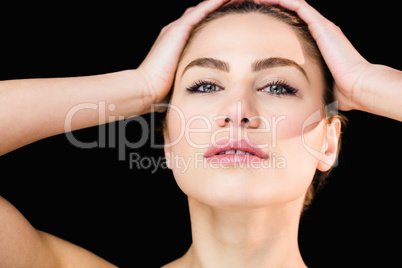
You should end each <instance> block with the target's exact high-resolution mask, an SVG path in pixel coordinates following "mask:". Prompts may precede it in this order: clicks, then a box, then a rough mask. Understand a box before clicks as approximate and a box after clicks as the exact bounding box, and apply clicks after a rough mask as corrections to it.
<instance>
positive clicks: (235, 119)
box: [218, 98, 260, 128]
mask: <svg viewBox="0 0 402 268" xmlns="http://www.w3.org/2000/svg"><path fill="white" fill-rule="evenodd" d="M229 124H233V126H234V127H242V128H258V127H259V126H260V118H259V116H258V113H257V111H256V107H255V106H254V105H253V101H252V100H251V99H247V98H242V99H240V98H237V99H236V100H234V101H231V102H229V103H228V105H226V106H225V107H224V108H223V111H222V113H221V114H220V115H219V116H218V125H219V126H220V127H225V126H228V125H229Z"/></svg>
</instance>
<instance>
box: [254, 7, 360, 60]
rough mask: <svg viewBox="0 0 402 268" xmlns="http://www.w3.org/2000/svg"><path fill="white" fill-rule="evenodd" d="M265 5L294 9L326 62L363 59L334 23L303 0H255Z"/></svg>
mask: <svg viewBox="0 0 402 268" xmlns="http://www.w3.org/2000/svg"><path fill="white" fill-rule="evenodd" d="M255 1H258V2H259V3H261V4H266V5H280V6H282V7H284V8H286V9H289V10H291V11H294V12H296V13H297V15H298V16H299V17H300V18H301V19H302V20H303V21H304V22H306V24H307V25H308V27H309V30H310V33H311V35H312V36H313V38H314V39H315V40H316V42H317V44H318V46H319V48H320V51H321V53H322V54H323V56H324V58H325V60H326V62H327V63H331V62H332V63H335V62H339V61H343V59H348V60H354V61H364V58H363V57H362V56H361V55H360V54H359V53H358V52H357V50H356V49H355V48H354V47H353V45H352V44H351V43H350V42H349V40H348V39H347V38H346V36H345V35H344V34H343V33H342V31H341V30H340V29H339V27H337V26H336V25H335V24H334V23H332V22H331V21H329V20H328V19H326V18H325V17H324V16H322V15H321V14H320V13H319V12H318V11H317V10H316V9H314V8H313V7H312V6H310V5H309V4H308V3H307V2H306V1H304V0H255Z"/></svg>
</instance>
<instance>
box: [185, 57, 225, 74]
mask: <svg viewBox="0 0 402 268" xmlns="http://www.w3.org/2000/svg"><path fill="white" fill-rule="evenodd" d="M192 67H204V68H212V69H217V70H219V71H223V72H229V71H230V67H229V64H228V63H227V62H224V61H221V60H218V59H214V58H198V59H195V60H193V61H192V62H190V63H189V64H188V65H187V66H186V68H184V70H183V73H182V74H181V76H183V75H184V73H185V72H186V71H187V70H188V69H190V68H192Z"/></svg>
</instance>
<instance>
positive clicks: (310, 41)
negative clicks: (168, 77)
mask: <svg viewBox="0 0 402 268" xmlns="http://www.w3.org/2000/svg"><path fill="white" fill-rule="evenodd" d="M248 13H260V14H266V15H268V16H271V17H273V18H275V19H278V20H279V21H282V22H284V23H286V24H288V25H290V26H291V27H292V29H293V30H294V31H295V32H296V34H297V35H298V36H299V38H300V40H301V41H302V42H301V43H302V45H303V48H304V50H305V52H306V53H307V55H308V56H309V57H310V58H311V59H312V60H314V61H315V62H316V63H317V64H318V65H319V66H320V68H321V71H322V75H323V78H324V94H323V107H322V112H323V113H324V114H325V116H326V118H327V122H328V123H330V122H331V121H332V119H333V118H334V117H338V118H340V120H341V122H342V123H345V121H346V120H345V118H344V117H343V116H340V115H338V114H337V110H336V109H333V105H330V104H331V103H333V102H334V101H335V99H334V94H333V90H332V88H333V83H334V80H333V77H332V74H331V72H330V71H329V69H328V67H327V65H326V63H325V61H324V59H323V57H322V55H321V52H320V50H319V48H318V46H317V43H316V42H315V40H314V38H313V37H312V35H311V33H310V31H309V29H308V26H307V24H306V23H305V22H304V21H303V20H302V19H301V18H300V17H299V16H298V15H297V14H296V13H295V12H293V11H290V10H287V9H285V8H283V7H280V6H276V5H274V6H268V5H259V4H256V3H254V2H248V1H247V2H243V3H241V4H234V5H227V6H223V7H221V8H219V9H217V10H216V11H214V12H212V13H210V14H209V15H207V16H206V17H205V18H204V19H203V20H202V21H201V22H200V23H199V24H197V25H196V26H195V27H194V29H193V31H192V32H191V34H190V37H189V39H188V41H187V44H186V46H185V48H184V50H183V53H182V55H181V58H180V60H179V62H180V61H181V59H182V58H183V55H184V54H185V53H186V52H187V49H188V47H189V44H190V43H191V41H192V40H193V38H194V36H195V35H196V34H197V33H198V32H199V31H200V30H201V29H202V28H203V27H204V26H205V25H206V24H208V23H209V22H211V21H213V20H215V19H218V18H220V17H223V16H225V15H228V14H248ZM328 107H330V108H329V109H328ZM165 127H166V120H165V121H164V128H165ZM338 146H339V147H338V153H339V150H340V141H339V143H338ZM331 170H332V168H331V169H330V170H328V171H326V172H321V171H319V170H317V171H316V173H315V175H314V178H313V181H312V183H311V185H310V187H309V189H308V190H307V192H306V197H305V200H304V208H303V211H304V210H305V209H306V208H307V207H308V206H309V205H310V204H311V201H312V200H313V198H314V196H315V193H316V192H317V191H318V190H319V189H320V188H321V187H322V186H323V184H324V183H325V181H326V178H327V177H328V175H329V173H330V171H331Z"/></svg>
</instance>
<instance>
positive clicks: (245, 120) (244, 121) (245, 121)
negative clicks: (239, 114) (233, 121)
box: [241, 118, 250, 124]
mask: <svg viewBox="0 0 402 268" xmlns="http://www.w3.org/2000/svg"><path fill="white" fill-rule="evenodd" d="M241 121H242V122H243V123H245V124H247V123H249V122H250V120H249V119H248V118H243V119H242V120H241Z"/></svg>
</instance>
